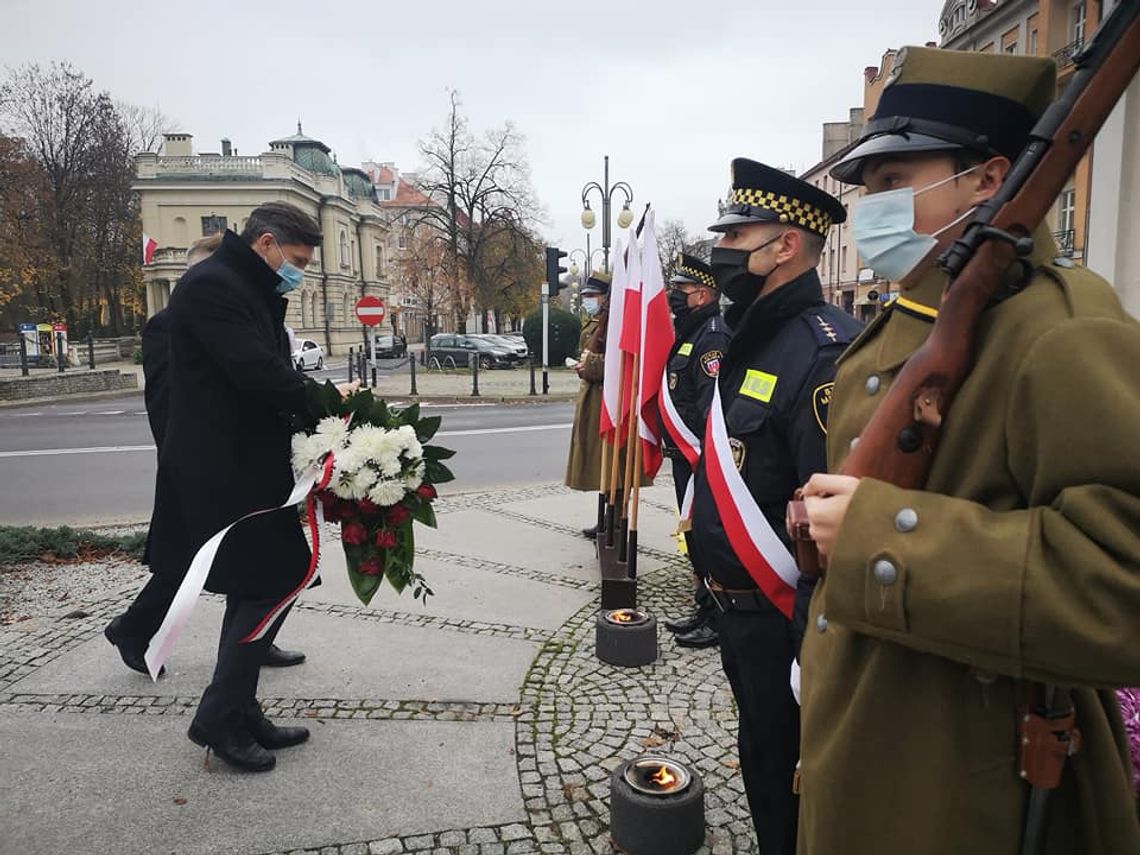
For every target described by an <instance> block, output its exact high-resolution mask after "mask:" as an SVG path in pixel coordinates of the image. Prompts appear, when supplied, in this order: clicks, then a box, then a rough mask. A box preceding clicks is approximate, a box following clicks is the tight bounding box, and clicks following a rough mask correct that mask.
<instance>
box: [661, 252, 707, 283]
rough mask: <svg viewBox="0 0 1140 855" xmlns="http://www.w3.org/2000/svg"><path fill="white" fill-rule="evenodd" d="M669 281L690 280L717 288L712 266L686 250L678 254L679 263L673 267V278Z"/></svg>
mask: <svg viewBox="0 0 1140 855" xmlns="http://www.w3.org/2000/svg"><path fill="white" fill-rule="evenodd" d="M669 281H670V282H671V283H672V284H674V285H676V284H678V283H685V282H688V283H692V284H694V285H704V286H705V287H706V288H712V289H714V290H715V289H716V280H715V279H713V275H712V268H711V267H709V266H708V265H707V264H706V263H705V262H703V261H701V260H700V259H699V258H697V257H696V256H695V255H689V254H688V253H684V252H682V253H681V254H679V255H678V256H677V263H676V265H675V266H674V268H673V278H672V279H670V280H669Z"/></svg>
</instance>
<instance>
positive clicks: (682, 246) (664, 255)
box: [657, 220, 692, 282]
mask: <svg viewBox="0 0 1140 855" xmlns="http://www.w3.org/2000/svg"><path fill="white" fill-rule="evenodd" d="M691 243H692V238H690V237H689V233H688V232H687V231H686V230H685V224H684V223H683V222H681V221H680V220H666V221H665V222H664V223H662V224H661V228H660V229H658V231H657V254H658V256H659V257H660V258H661V272H662V273H663V274H664V275H665V281H666V282H668V281H669V280H670V279H672V278H673V273H674V272H675V271H676V269H677V258H678V256H679V255H680V254H681V253H683V252H688V249H689V245H690V244H691Z"/></svg>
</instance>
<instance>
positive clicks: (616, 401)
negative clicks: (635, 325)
mask: <svg viewBox="0 0 1140 855" xmlns="http://www.w3.org/2000/svg"><path fill="white" fill-rule="evenodd" d="M613 257H614V269H613V282H612V283H611V285H610V302H609V318H608V319H607V321H606V362H605V377H604V378H603V379H602V418H601V425H600V432H601V434H602V436H604V437H607V438H608V439H609V440H610V441H611V442H612V441H613V439H614V436H613V434H615V433H616V432H617V431H619V430H620V429H621V425H622V423H623V422H624V421H625V413H624V412H623V411H622V409H623V408H622V401H621V389H622V388H623V387H622V382H621V379H620V378H621V377H622V374H623V373H624V372H623V363H624V362H625V360H624V359H623V358H622V351H621V348H620V347H619V346H618V340H619V339H620V338H621V318H622V309H623V308H624V307H625V278H626V264H625V254H624V253H623V252H622V251H621V238H618V239H617V241H616V242H615V243H614V256H613Z"/></svg>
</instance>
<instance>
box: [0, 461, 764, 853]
mask: <svg viewBox="0 0 1140 855" xmlns="http://www.w3.org/2000/svg"><path fill="white" fill-rule="evenodd" d="M643 498H644V502H643V505H642V511H641V543H642V545H643V555H642V561H641V566H640V570H641V572H640V582H641V584H640V600H641V603H642V605H643V606H645V607H647V608H648V609H649V610H650V611H651V612H652V613H654V614H656V615H658V616H659V617H669V616H674V615H677V614H681V613H685V612H687V611H688V609H689V607H690V596H691V595H690V593H689V582H688V572H687V563H686V560H685V559H684V558H683V557H682V556H680V555H678V554H677V552H676V547H675V541H674V539H673V538H672V537H671V536H670V533H671V531H672V530H673V528H674V523H675V519H676V515H675V511H674V510H673V509H672V501H673V492H672V487H671V485H670V484H668V482H665V483H664V484H659V485H658V486H656V487H653V488H649V489H647V490H645V491H643ZM593 506H594V502H593V496H592V495H589V494H581V493H572V492H570V491H568V490H565V489H564V488H562V487H561V486H556V485H546V486H537V487H530V488H523V489H518V490H513V491H510V492H505V493H504V492H496V493H470V494H464V495H459V496H452V497H447V498H443V499H440V500H439V502H438V512H439V523H440V528H439V530H437V531H429V530H426V529H423V528H421V527H417V536H418V546H419V556H420V557H419V558H418V567H419V569H420V570H421V571H422V572H423V573H424V575H425V576H426V577H427V578H428V580H429V582H430V584H431V585H432V587H433V588H434V590H435V591H436V596H435V597H432V598H430V599H429V600H428V602H427V605H426V606H423V605H421V604H420V603H418V602H415V601H413V600H412V599H411V597H410V596H404V597H397V596H396V595H394V594H393V593H392V591H391V590H390V589H388V588H385V589H384V590H383V591H382V593H381V594H380V595H378V596H377V597H376V599H375V600H374V601H373V603H372V605H371V606H370V607H368V608H364V607H362V606H361V605H360V604H359V603H358V602H357V601H356V600H355V598H354V597H353V596H352V593H351V591H350V589H349V586H348V583H347V579H346V576H345V573H344V560H343V555H342V553H341V551H340V547H339V542H338V541H337V539H336V532H335V530H334V529H332V528H331V527H330V528H328V529H327V531H326V535H327V536H328V538H329V539H328V541H327V545H328V548H327V549H326V550H325V552H324V558H323V564H322V573H323V578H324V582H325V584H323V585H322V586H320V587H318V588H316V589H314V590H311V591H308V592H306V593H305V595H304V596H303V597H302V599H301V601H300V602H299V604H298V607H297V608H296V609H295V610H294V612H293V613H292V614H291V615H290V617H289V619H288V621H287V623H286V624H285V627H284V630H283V632H282V634H281V637H280V642H281V644H282V646H284V647H289V648H297V649H300V650H303V651H305V652H306V653H307V654H308V661H307V662H306V663H305V664H303V665H301V666H299V667H295V668H289V669H283V670H271V669H267V670H266V671H265V673H264V674H263V675H262V680H261V691H260V696H261V698H262V701H263V703H264V705H265V707H266V709H267V711H268V713H269V715H270V717H272V718H275V719H278V720H282V721H286V722H287V721H289V720H293V721H294V722H296V723H303V724H306V725H308V726H309V727H310V728H311V729H312V731H313V737H312V739H311V740H310V741H309V742H308V743H306V744H305V745H303V746H300V747H298V748H293V749H287V750H284V751H281V752H278V765H277V769H276V770H275V771H273V772H271V773H269V774H265V775H240V774H236V773H233V772H230V771H229V770H228V769H227V768H226V767H225V766H224V765H223V764H222V763H221V762H220V761H217V760H215V759H211V761H210V763H209V768H203V763H202V760H203V752H202V750H201V749H198V748H196V747H195V746H194V745H193V744H192V743H190V742H189V741H188V740H187V738H186V736H185V731H186V727H187V725H188V724H189V722H190V715H191V714H192V713H193V710H194V707H195V705H196V703H197V699H198V696H199V694H200V692H201V691H202V689H203V687H204V686H205V684H206V682H207V681H208V679H209V675H210V671H211V668H212V666H213V653H214V645H215V641H216V637H217V633H218V625H219V620H220V615H221V603H220V600H219V599H218V598H215V597H212V596H207V597H205V598H203V600H202V601H201V602H200V603H199V605H198V608H197V611H196V612H195V615H194V617H193V620H192V622H191V625H190V626H189V628H188V629H187V632H186V635H185V636H184V637H183V638H182V640H181V641H180V643H179V645H178V647H177V648H176V650H175V652H174V654H173V656H172V659H171V661H170V662H169V663H168V664H167V671H168V673H167V675H166V676H165V677H164V678H163V679H162V680H160V681H159V682H158V683H157V684H153V683H151V682H150V680H149V679H147V678H145V677H143V676H141V675H138V674H135V673H133V672H130V671H128V670H126V669H125V668H124V666H123V665H122V663H121V662H120V661H119V658H118V656H117V655H116V653H115V651H114V650H113V649H112V648H111V647H110V646H109V645H108V644H107V642H106V641H105V640H104V639H103V637H102V634H101V631H102V629H103V627H104V626H105V625H106V623H107V621H108V620H109V619H110V618H111V617H112V616H113V615H114V614H116V613H117V612H119V611H120V610H121V609H122V608H123V606H124V605H125V604H126V603H127V602H128V601H129V599H130V597H131V596H133V594H134V592H135V591H137V590H138V587H139V584H140V578H141V575H142V574H141V573H140V568H138V566H137V565H130V564H128V565H124V564H123V563H122V562H119V563H115V562H107V563H106V564H103V565H97V566H96V565H88V566H84V567H75V568H62V569H53V568H51V567H48V566H43V567H24V568H21V570H20V571H19V572H18V573H13V572H11V571H7V572H3V573H0V598H4V599H5V602H6V604H7V608H6V609H0V613H5V614H8V615H9V616H11V615H19V616H20V617H21V618H22V619H19V620H15V619H14V618H12V617H9V620H10V621H12V622H10V623H8V624H7V625H0V743H2V744H3V746H4V749H3V760H4V762H3V772H2V773H0V853H2V855H9V853H10V855H39V853H44V855H47V853H52V855H56V854H57V853H69V855H70V854H71V853H74V854H75V855H84V853H92V855H95V853H124V855H128V853H138V855H144V853H145V855H150V853H158V852H163V853H179V855H182V853H243V855H268V853H286V852H290V853H292V852H305V853H321V855H333V853H336V855H384V853H399V852H455V853H468V854H469V855H478V853H515V852H550V853H556V852H559V853H561V852H568V853H589V852H594V853H610V852H612V851H613V850H612V848H611V844H610V839H609V832H608V820H609V783H608V774H609V771H610V770H612V769H613V768H614V767H615V766H616V765H617V764H619V763H620V762H622V761H623V760H625V759H627V758H630V757H633V756H636V755H637V754H640V753H644V752H645V751H647V750H648V749H651V748H657V750H667V751H669V752H670V753H671V754H672V755H674V756H676V757H678V758H679V759H681V760H683V761H684V762H686V763H687V764H689V765H690V767H691V768H694V769H695V770H697V771H698V773H699V774H700V775H701V776H702V778H703V779H704V783H705V786H706V788H707V792H706V797H705V798H706V817H707V821H708V835H707V842H708V846H707V847H706V849H705V850H702V851H712V852H717V853H727V852H749V851H755V849H754V843H753V841H752V830H751V823H750V821H749V818H748V811H747V804H746V802H745V799H744V795H743V787H742V783H741V780H740V775H739V772H738V770H737V763H736V757H735V733H736V718H735V711H734V708H733V704H732V698H731V694H730V692H729V690H728V686H727V682H726V680H725V678H724V675H723V673H722V672H721V668H720V661H719V655H718V653H717V651H716V650H715V649H713V650H703V651H682V650H680V649H678V648H676V647H675V646H674V644H673V642H672V639H671V638H670V637H669V636H668V634H667V633H666V632H665V631H664V630H663V629H662V630H661V633H660V638H659V643H660V647H661V651H660V656H659V658H658V660H657V662H656V663H654V664H653V665H651V666H648V667H646V668H640V669H620V668H614V667H612V666H609V665H605V664H604V663H601V662H599V661H598V660H597V659H596V658H595V656H594V649H593V648H594V618H595V615H596V610H597V605H598V596H599V584H598V581H597V569H596V564H595V560H594V556H593V547H592V545H591V544H590V543H589V542H588V541H586V540H585V539H583V538H582V537H581V535H580V533H579V532H578V529H579V528H580V527H581V526H582V525H584V524H587V523H589V522H590V516H591V512H592V509H593ZM92 579H95V580H97V581H96V582H95V583H93V587H91V588H90V589H88V588H85V587H83V586H84V585H85V584H88V585H90V584H92V583H91V582H90V580H92ZM82 580H88V581H87V582H83V581H82ZM37 586H39V588H38V589H37ZM69 591H70V592H71V593H72V596H70V597H69V598H68V599H67V600H65V601H63V602H60V601H58V597H60V596H63V594H65V593H68V592H69ZM658 746H662V747H659V748H658Z"/></svg>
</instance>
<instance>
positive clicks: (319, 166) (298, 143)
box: [269, 122, 340, 175]
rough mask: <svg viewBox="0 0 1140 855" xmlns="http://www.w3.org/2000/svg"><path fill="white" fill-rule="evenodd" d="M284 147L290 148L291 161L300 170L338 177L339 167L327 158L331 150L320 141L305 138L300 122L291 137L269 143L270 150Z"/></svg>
mask: <svg viewBox="0 0 1140 855" xmlns="http://www.w3.org/2000/svg"><path fill="white" fill-rule="evenodd" d="M284 146H291V147H292V149H293V161H294V162H295V163H296V164H297V165H298V166H300V167H301V168H302V169H307V170H308V171H309V172H318V173H320V174H322V175H340V167H339V166H337V165H336V162H335V161H333V159H332V158H331V157H329V153H330V152H331V149H330V148H329V147H328V146H327V145H325V144H324V143H323V142H321V141H320V140H317V139H313V138H312V137H307V136H305V134H304V133H303V132H302V131H301V123H300V122H297V133H295V134H293V136H291V137H282V138H281V139H279V140H271V141H270V143H269V147H270V148H282V147H284Z"/></svg>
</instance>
